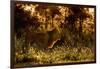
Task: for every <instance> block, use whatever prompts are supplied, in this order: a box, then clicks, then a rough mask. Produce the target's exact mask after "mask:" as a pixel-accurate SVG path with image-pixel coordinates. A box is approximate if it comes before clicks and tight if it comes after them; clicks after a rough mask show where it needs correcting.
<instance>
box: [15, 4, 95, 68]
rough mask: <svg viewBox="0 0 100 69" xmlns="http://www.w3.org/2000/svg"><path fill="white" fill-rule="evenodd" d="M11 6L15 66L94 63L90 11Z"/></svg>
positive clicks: (68, 7)
mask: <svg viewBox="0 0 100 69" xmlns="http://www.w3.org/2000/svg"><path fill="white" fill-rule="evenodd" d="M14 7H15V10H14V21H15V22H14V23H15V24H14V30H15V66H20V65H27V64H30V65H33V64H54V63H70V62H88V61H94V60H95V59H94V58H95V51H94V49H95V23H94V9H93V8H89V7H81V6H55V5H42V4H41V5H39V4H15V6H14ZM91 10H92V11H91ZM54 41H56V42H55V43H53V42H54ZM51 44H52V45H53V47H52V48H51V49H48V45H51ZM24 63H25V64H24Z"/></svg>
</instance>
